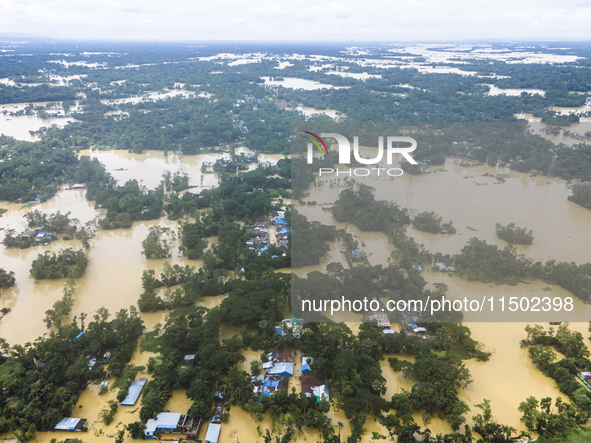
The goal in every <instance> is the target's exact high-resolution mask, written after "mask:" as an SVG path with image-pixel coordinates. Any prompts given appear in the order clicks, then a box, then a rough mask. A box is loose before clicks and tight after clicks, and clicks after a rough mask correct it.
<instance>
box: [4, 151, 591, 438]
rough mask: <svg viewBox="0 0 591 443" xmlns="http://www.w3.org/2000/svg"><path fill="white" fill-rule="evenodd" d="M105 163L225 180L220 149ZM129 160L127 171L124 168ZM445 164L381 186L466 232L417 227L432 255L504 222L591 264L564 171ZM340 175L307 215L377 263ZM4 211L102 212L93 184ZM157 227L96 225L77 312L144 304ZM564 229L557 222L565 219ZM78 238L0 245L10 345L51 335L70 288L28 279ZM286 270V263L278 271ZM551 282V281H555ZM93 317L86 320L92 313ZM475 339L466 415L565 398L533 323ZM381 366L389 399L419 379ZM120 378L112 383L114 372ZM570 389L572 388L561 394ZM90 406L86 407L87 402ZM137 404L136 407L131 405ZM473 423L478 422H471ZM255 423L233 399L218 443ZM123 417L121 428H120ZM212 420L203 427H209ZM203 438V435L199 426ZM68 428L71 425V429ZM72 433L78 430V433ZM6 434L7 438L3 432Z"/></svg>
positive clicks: (109, 431) (155, 176) (82, 412)
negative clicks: (49, 319) (339, 218)
mask: <svg viewBox="0 0 591 443" xmlns="http://www.w3.org/2000/svg"><path fill="white" fill-rule="evenodd" d="M90 155H92V156H96V157H97V158H99V160H100V161H102V162H104V163H105V164H106V166H107V168H108V170H109V171H110V172H111V173H112V174H113V175H114V176H115V177H116V178H117V179H118V180H119V181H120V182H124V181H126V180H128V179H130V178H137V179H139V180H142V184H143V185H145V186H147V187H149V188H154V187H156V186H157V185H158V183H159V181H160V179H161V175H162V173H163V172H164V171H170V172H172V173H174V172H177V171H183V168H184V170H185V171H186V172H187V173H189V174H190V177H191V183H192V184H196V185H197V186H216V185H217V183H218V181H217V177H215V176H214V175H213V174H204V177H205V178H204V179H203V182H201V173H200V168H201V164H202V163H203V162H213V161H215V160H216V159H217V158H220V157H221V156H222V154H212V155H205V156H183V157H182V162H181V156H178V155H175V154H173V153H168V154H167V155H166V156H165V155H164V153H163V152H162V151H149V152H146V153H143V154H130V153H127V152H124V151H93V152H91V153H90ZM273 157H275V156H272V157H271V156H265V157H262V158H261V159H260V160H261V161H269V160H275V159H277V160H278V159H279V158H282V156H276V157H275V158H273ZM267 159H269V160H267ZM121 169H123V170H121ZM441 169H444V170H445V172H444V171H437V172H434V173H431V174H427V175H424V176H410V175H404V176H402V177H399V178H396V179H393V180H392V182H391V185H389V186H388V187H387V188H385V189H384V190H382V189H380V188H378V192H377V195H376V198H378V199H392V200H394V201H396V202H398V203H399V204H400V205H402V206H404V207H408V208H411V209H413V210H414V211H425V210H429V211H435V212H436V213H438V214H440V215H441V216H443V218H444V221H447V220H453V222H454V225H455V227H456V228H457V230H458V233H457V234H456V235H452V236H442V235H433V234H426V233H423V232H419V231H416V230H414V229H413V228H408V234H409V235H411V236H412V237H414V238H415V239H416V240H417V241H418V242H420V243H424V244H425V246H426V248H427V249H428V250H430V251H432V252H437V251H439V252H442V253H450V254H452V253H457V252H459V250H460V249H461V248H462V247H463V245H464V244H465V243H466V241H467V240H468V239H469V238H470V237H472V236H476V237H478V238H483V239H486V240H487V242H489V243H493V244H497V245H498V246H500V247H502V246H504V243H503V242H502V241H500V240H498V239H497V238H496V236H495V233H494V227H495V226H494V225H495V223H496V222H499V223H502V224H507V223H509V222H515V223H517V225H519V226H523V227H527V228H528V229H532V230H533V232H534V236H535V240H534V244H533V245H531V246H528V247H519V251H520V252H522V253H524V254H525V255H527V256H528V257H531V258H534V259H540V260H541V259H543V260H546V259H549V258H555V259H557V260H565V261H576V262H578V263H584V262H588V261H591V252H590V251H589V250H588V248H583V247H581V245H585V244H591V231H590V230H589V229H588V226H589V223H590V222H591V211H588V210H586V209H584V208H582V207H580V206H578V205H575V204H573V203H570V202H568V201H567V200H566V197H567V196H568V195H570V190H569V188H568V187H567V186H566V183H565V182H564V181H563V180H559V179H549V178H547V177H530V176H529V175H527V174H521V173H516V172H512V171H508V170H506V169H504V168H501V169H496V168H490V167H487V166H479V167H473V168H464V167H461V166H458V165H455V164H454V163H453V162H452V161H451V160H448V161H447V162H446V164H445V166H444V167H443V168H441ZM485 173H489V174H490V173H497V174H498V173H502V174H507V175H504V176H503V177H505V180H506V181H505V183H501V182H500V181H498V180H496V179H494V178H491V177H484V176H483V175H482V174H485ZM342 183H343V182H342V181H332V182H331V181H327V182H322V183H319V186H318V187H317V188H316V187H314V188H313V189H312V195H311V196H310V197H309V198H308V200H315V201H317V202H319V203H320V204H319V205H317V206H307V207H304V208H301V210H302V212H303V213H305V214H306V215H307V216H308V217H310V219H313V220H319V221H322V222H323V223H328V224H333V225H335V226H336V227H337V228H344V229H347V231H348V232H350V233H352V234H353V235H354V236H355V237H356V238H357V239H358V240H359V242H360V247H361V248H364V249H365V250H366V251H367V252H368V254H369V256H368V260H369V261H370V263H372V264H380V263H381V264H386V263H387V260H388V258H389V257H390V254H391V252H392V251H393V249H394V248H393V246H392V245H390V244H389V243H388V242H387V238H386V236H385V235H384V234H381V233H375V232H361V231H359V229H358V228H356V227H355V226H353V225H350V224H349V225H347V224H344V223H337V222H336V221H334V219H333V218H332V216H331V213H330V212H329V211H325V210H323V208H326V207H327V204H330V203H331V202H333V201H334V200H335V199H336V198H337V196H338V193H339V192H340V190H341V189H342V188H341V186H342ZM0 207H1V208H6V209H8V212H7V213H5V214H4V215H3V216H2V217H0V228H14V229H17V230H22V229H23V228H24V227H25V224H24V221H23V219H22V216H23V214H24V213H25V212H27V211H29V210H31V209H32V208H39V209H41V210H42V211H44V212H54V211H57V210H60V211H62V212H67V211H70V212H72V216H73V217H75V218H78V219H80V221H81V222H83V223H85V222H87V221H89V220H92V219H93V218H94V217H96V216H97V215H99V214H100V213H101V211H100V210H95V209H94V205H93V203H91V202H88V201H86V199H85V198H84V191H83V190H82V191H66V190H63V191H61V192H59V193H58V195H57V196H56V197H54V198H53V199H51V200H50V201H48V202H45V203H42V204H37V205H23V204H7V203H5V202H1V203H0ZM154 224H160V225H162V226H167V227H171V228H174V229H176V228H177V224H176V222H170V221H167V220H164V219H163V220H160V221H151V222H138V223H135V224H134V226H133V228H131V229H122V230H117V231H99V232H98V234H97V235H96V237H95V238H93V239H92V240H91V248H90V250H89V251H88V252H87V253H88V256H89V259H90V263H89V266H88V269H87V271H86V274H85V275H84V276H83V277H82V278H81V279H79V280H78V285H77V291H76V295H75V305H74V308H73V312H72V315H79V314H80V313H81V312H85V313H88V314H89V315H90V316H92V314H93V313H94V312H95V311H96V310H97V309H98V308H100V307H102V306H107V307H108V308H109V310H110V312H111V313H112V314H113V313H114V312H115V311H117V310H118V309H121V308H128V307H129V306H130V305H136V303H137V299H138V297H139V295H140V294H141V292H142V288H141V274H142V272H143V271H144V270H146V269H155V270H156V272H157V273H159V272H160V271H161V270H162V267H163V264H164V262H165V260H147V259H145V257H144V256H143V255H142V254H141V242H142V241H143V239H144V238H145V237H146V235H147V232H148V229H149V227H150V226H152V225H154ZM557 227H560V228H557ZM70 246H71V247H74V248H78V247H80V246H79V244H78V242H76V241H67V242H66V241H63V240H61V241H57V242H55V243H52V244H50V245H48V246H39V247H35V248H30V249H27V250H16V249H7V248H5V247H4V246H2V245H0V262H1V263H2V267H5V268H6V269H9V270H13V271H15V272H16V277H17V286H16V287H14V288H12V289H11V290H9V291H4V292H3V293H2V295H1V299H0V307H10V308H11V309H12V311H11V312H10V313H8V314H7V315H6V316H4V318H2V319H1V320H0V336H2V337H4V338H6V339H7V340H8V342H9V343H11V344H16V343H25V342H27V341H32V340H34V339H35V338H36V337H38V336H40V335H42V334H44V333H46V332H47V330H46V328H45V324H44V323H43V318H44V316H45V314H44V313H45V311H46V310H47V309H50V308H51V306H52V304H53V303H54V302H55V301H56V300H57V299H59V298H60V297H61V296H62V291H63V287H64V284H65V282H64V281H62V280H59V281H41V282H39V283H35V282H33V281H32V280H31V279H30V278H29V277H28V272H29V269H30V264H31V261H32V260H33V259H34V258H35V257H36V256H37V254H39V253H41V252H43V251H45V250H58V249H61V248H64V247H70ZM330 246H331V249H330V251H329V254H327V257H325V258H324V259H323V260H322V263H321V265H320V266H309V267H306V268H302V269H299V270H297V271H296V272H297V273H298V275H305V274H306V273H307V272H310V271H312V270H321V271H322V270H324V269H325V267H326V264H328V263H330V262H331V261H339V262H345V261H344V256H343V254H342V249H343V246H342V245H340V244H339V242H338V241H337V242H334V243H333V244H331V245H330ZM170 261H171V262H173V263H179V264H185V263H186V264H189V265H190V266H195V267H198V266H200V265H201V262H199V261H187V260H185V259H184V258H183V257H180V256H179V255H178V252H177V251H176V248H175V251H174V255H173V257H172V259H171V260H170ZM280 271H289V270H280ZM423 275H424V277H425V278H426V280H427V281H428V283H430V284H431V283H437V282H443V283H445V284H447V285H448V288H449V292H450V294H452V293H453V294H455V295H456V296H463V295H464V294H473V293H479V294H486V293H488V292H489V291H491V292H495V293H497V292H498V291H503V292H505V293H507V294H514V293H515V294H518V293H528V292H531V291H540V290H545V291H548V292H546V294H553V295H554V294H559V295H564V294H565V291H564V290H563V289H561V288H559V287H557V286H554V285H546V284H543V283H541V282H524V283H520V284H518V285H517V286H508V285H502V286H495V285H490V284H484V283H480V282H468V281H465V280H463V279H459V278H450V277H449V276H447V275H445V274H440V273H433V272H429V271H428V270H426V271H425V272H424V273H423ZM548 288H549V289H548ZM225 296H226V294H224V295H221V296H219V297H210V298H204V299H203V300H201V301H200V302H199V305H201V306H205V307H208V308H211V307H214V306H216V305H217V304H219V303H221V301H222V300H223V298H224V297H225ZM142 318H143V319H144V321H145V323H146V331H149V330H152V329H153V328H154V327H155V326H156V325H157V324H164V322H165V319H166V313H165V312H160V313H150V314H142ZM87 322H88V320H87ZM468 326H469V327H470V328H471V330H472V335H473V337H474V338H475V339H476V340H478V341H480V342H482V343H483V345H484V348H485V349H486V350H488V351H490V352H492V353H493V355H492V357H491V359H490V361H488V362H485V363H480V362H476V361H473V360H470V361H468V362H467V363H466V365H467V366H468V368H469V369H470V371H471V373H472V377H473V379H474V382H473V383H472V384H471V385H469V386H468V387H467V388H466V389H465V390H464V391H463V392H462V399H463V400H465V401H466V402H467V403H468V404H469V405H470V406H471V407H472V411H471V412H469V413H468V414H467V417H471V416H472V415H474V414H475V413H477V411H476V410H475V409H474V407H473V406H474V405H475V404H477V403H480V402H481V401H482V399H483V398H489V399H490V400H491V401H492V407H493V414H494V415H495V417H496V418H497V419H498V420H499V421H501V422H503V423H506V424H509V425H512V426H514V427H517V428H518V429H523V427H522V425H521V423H520V421H519V415H520V414H519V413H518V412H517V406H518V405H519V402H521V401H523V400H524V399H525V398H527V397H528V396H529V395H534V396H536V397H538V398H540V397H543V396H553V397H556V396H558V395H560V393H559V392H558V391H557V389H556V388H555V386H554V382H553V381H552V380H550V379H548V378H547V377H545V376H543V375H542V374H541V373H540V372H539V371H538V370H536V369H535V368H534V367H533V366H532V365H531V362H530V361H529V358H528V356H527V353H526V352H525V351H524V350H522V349H521V348H520V347H519V341H520V340H521V339H522V338H523V337H524V336H525V333H524V332H523V328H524V326H525V323H483V322H478V323H469V324H468ZM351 327H352V329H353V330H354V331H356V330H357V329H358V323H357V324H352V325H351ZM572 327H573V329H576V330H580V331H581V332H583V333H584V336H585V337H587V335H588V333H587V332H586V328H587V323H576V324H573V325H572ZM239 332H240V328H237V327H229V326H224V327H223V328H222V331H221V336H220V339H226V338H230V337H232V336H233V335H235V334H239ZM244 354H245V357H246V361H245V362H244V363H242V364H241V367H242V368H243V369H245V370H249V367H250V361H252V360H253V359H255V358H258V357H259V354H260V352H255V351H250V350H248V351H245V353H244ZM150 356H151V354H150V353H145V352H144V353H140V352H139V349H138V350H136V353H135V354H134V357H133V359H132V363H133V364H139V365H145V364H147V361H148V359H149V357H150ZM381 365H382V372H383V375H384V377H386V379H387V393H386V395H385V398H389V397H391V395H393V394H394V393H396V392H399V391H400V390H401V389H407V390H408V389H410V388H411V387H412V380H407V379H405V378H404V377H402V376H401V375H400V374H399V373H395V372H393V371H392V370H391V369H390V367H389V364H388V362H387V360H384V361H383V362H382V363H381ZM110 383H112V380H110ZM292 386H294V387H296V389H299V387H298V386H299V383H297V381H296V379H295V378H293V379H292V381H291V383H290V389H291V387H292ZM115 395H116V391H113V392H109V393H107V394H106V395H104V396H98V392H97V387H96V386H94V385H93V386H91V387H90V388H89V389H87V390H86V391H85V392H84V393H83V395H82V397H81V399H80V401H79V402H78V405H77V407H76V409H75V410H74V412H73V416H84V417H85V418H88V419H89V421H90V422H91V423H94V422H96V421H97V419H98V415H99V413H100V410H101V409H102V408H103V407H104V406H105V403H106V401H107V400H109V399H112V398H114V396H115ZM561 396H562V397H563V398H564V397H565V396H564V395H561ZM80 405H81V406H82V408H79V406H80ZM189 406H190V401H189V400H188V399H187V398H186V397H185V395H184V393H183V392H180V391H179V392H174V395H173V397H172V399H171V400H170V401H169V402H168V404H167V406H166V407H167V409H169V410H171V411H172V410H176V409H177V408H181V409H182V408H184V410H182V411H181V410H179V412H186V409H187V408H188V407H189ZM131 411H135V412H133V413H131ZM138 411H139V409H138V408H137V407H120V409H119V411H118V412H117V413H116V415H115V420H114V422H113V424H112V425H110V426H104V425H102V424H100V423H98V422H97V423H95V428H96V429H97V432H100V430H101V429H102V432H103V434H100V433H99V434H98V436H95V435H94V432H89V433H86V434H84V435H80V434H77V435H75V436H78V437H82V438H83V439H84V440H85V441H95V440H96V441H99V440H101V441H102V440H104V438H105V436H107V435H114V434H115V433H116V431H117V429H120V428H121V425H120V424H119V423H121V422H123V423H127V422H131V421H134V420H136V419H137V414H138ZM329 416H331V418H333V420H334V422H335V424H336V423H337V422H338V421H340V422H342V423H343V424H344V429H343V430H342V435H347V433H348V432H349V431H348V429H349V426H348V422H347V420H346V418H345V417H344V415H343V413H342V411H334V410H332V409H331V411H330V413H329ZM415 418H416V420H417V422H419V423H422V421H421V417H420V416H419V415H416V417H415ZM469 421H470V420H469ZM257 425H258V423H257V422H256V420H254V418H253V417H250V416H249V414H248V413H246V412H245V411H243V410H241V409H240V408H237V407H232V408H231V411H230V420H229V422H228V423H226V424H224V425H223V426H222V433H221V435H220V441H221V442H234V441H235V439H236V438H239V440H240V441H242V442H246V441H249V442H250V441H262V439H261V438H260V437H258V434H257V429H256V428H257ZM118 426H119V428H118ZM268 426H269V418H268V417H265V419H264V420H263V423H262V424H261V428H263V429H265V428H266V427H268ZM428 426H429V427H430V428H431V429H433V430H434V431H436V432H449V431H450V429H449V426H448V425H447V424H446V423H445V422H442V421H440V420H433V421H432V422H431V423H430V424H429V425H428ZM204 429H205V427H204ZM366 429H367V430H368V433H367V434H366V436H365V438H364V440H363V441H367V442H369V441H371V432H378V433H380V434H383V435H387V430H386V429H385V428H383V427H382V426H381V425H379V424H378V423H377V422H375V421H373V420H372V419H370V420H368V422H367V423H366ZM202 432H203V435H201V437H203V436H204V432H205V431H202ZM66 434H67V433H62V436H61V437H62V438H65V437H66ZM72 435H74V434H72ZM4 437H7V436H4ZM54 437H55V438H57V437H58V435H57V434H56V433H38V434H37V436H36V438H35V440H36V441H40V442H44V443H47V442H49V440H50V439H51V438H54ZM316 437H317V433H315V432H314V431H312V430H306V431H305V432H303V433H302V434H301V435H300V436H299V437H298V441H316Z"/></svg>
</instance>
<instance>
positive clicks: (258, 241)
mask: <svg viewBox="0 0 591 443" xmlns="http://www.w3.org/2000/svg"><path fill="white" fill-rule="evenodd" d="M271 216H272V217H273V218H272V221H271V222H268V221H266V220H265V219H263V218H261V219H260V220H259V221H257V223H256V224H255V225H254V226H252V227H251V228H250V229H249V233H251V234H252V237H251V238H250V239H249V240H248V241H247V242H246V246H248V248H249V249H250V250H252V251H256V252H257V253H258V254H259V255H261V254H262V253H263V252H266V251H268V250H269V245H270V244H272V243H274V244H275V245H277V247H278V248H279V249H281V251H282V253H283V254H285V253H287V250H288V248H289V232H290V229H289V225H288V224H287V221H286V220H285V211H273V212H272V214H271ZM271 226H272V227H271ZM271 229H273V230H274V231H275V235H274V237H275V241H271Z"/></svg>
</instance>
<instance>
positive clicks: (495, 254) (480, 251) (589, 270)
mask: <svg viewBox="0 0 591 443" xmlns="http://www.w3.org/2000/svg"><path fill="white" fill-rule="evenodd" d="M452 261H453V263H454V264H455V266H456V268H457V271H458V274H459V275H461V276H463V277H465V278H467V279H469V280H480V281H483V282H491V281H494V280H503V279H515V278H534V279H544V280H548V281H551V282H553V283H556V284H557V285H559V286H561V287H563V288H564V289H566V290H567V291H570V292H572V293H573V294H574V295H576V296H577V297H579V298H580V299H581V300H583V301H588V300H589V299H590V298H591V264H589V263H587V264H583V265H577V264H576V263H566V262H556V261H554V260H550V261H547V262H546V263H542V262H539V261H538V262H533V261H532V260H531V259H527V258H525V257H524V256H522V255H519V254H517V253H516V252H515V249H514V248H512V247H510V246H509V247H506V248H504V249H502V250H501V249H499V248H498V247H497V246H495V245H488V244H487V243H486V241H484V240H478V239H477V238H471V239H470V240H469V241H468V243H467V244H466V246H464V247H463V248H462V251H461V252H460V253H459V254H457V255H454V256H453V257H452Z"/></svg>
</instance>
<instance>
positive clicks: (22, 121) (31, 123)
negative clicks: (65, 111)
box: [0, 114, 75, 142]
mask: <svg viewBox="0 0 591 443" xmlns="http://www.w3.org/2000/svg"><path fill="white" fill-rule="evenodd" d="M73 121H75V120H74V119H73V118H71V117H65V118H50V119H42V118H40V117H38V116H37V115H20V116H10V115H3V114H0V134H3V135H7V136H9V137H14V138H16V139H17V140H23V141H29V142H32V141H35V140H37V139H38V137H37V136H33V135H31V134H30V132H29V131H38V130H39V129H41V128H43V127H46V128H49V127H51V126H52V125H57V126H59V127H60V128H61V127H64V126H66V125H67V124H68V123H69V122H73Z"/></svg>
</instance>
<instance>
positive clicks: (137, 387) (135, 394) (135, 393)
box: [121, 378, 148, 406]
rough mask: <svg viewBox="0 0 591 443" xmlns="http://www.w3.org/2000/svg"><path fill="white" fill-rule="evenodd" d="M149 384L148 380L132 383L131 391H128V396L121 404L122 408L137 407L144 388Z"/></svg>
mask: <svg viewBox="0 0 591 443" xmlns="http://www.w3.org/2000/svg"><path fill="white" fill-rule="evenodd" d="M147 382H148V379H147V378H140V379H139V380H137V381H132V382H131V385H129V389H128V390H127V396H126V397H125V398H124V399H123V401H122V402H121V406H133V405H135V403H136V402H137V399H138V398H139V396H140V394H141V392H142V389H144V386H145V384H146V383H147Z"/></svg>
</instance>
